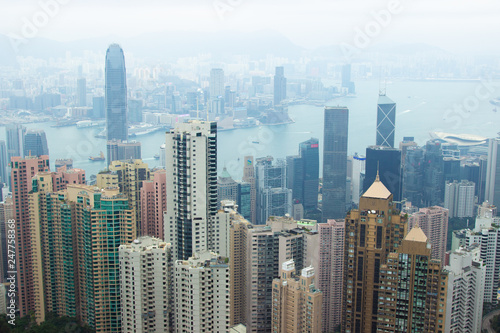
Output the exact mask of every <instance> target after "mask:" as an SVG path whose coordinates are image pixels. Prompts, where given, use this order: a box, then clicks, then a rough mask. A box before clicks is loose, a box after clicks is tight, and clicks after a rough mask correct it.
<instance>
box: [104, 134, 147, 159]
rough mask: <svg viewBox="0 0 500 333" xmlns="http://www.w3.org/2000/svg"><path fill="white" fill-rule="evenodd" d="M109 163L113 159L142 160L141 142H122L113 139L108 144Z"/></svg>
mask: <svg viewBox="0 0 500 333" xmlns="http://www.w3.org/2000/svg"><path fill="white" fill-rule="evenodd" d="M106 151H107V160H106V161H107V162H108V165H109V164H111V162H113V161H124V160H140V159H141V158H142V157H141V143H140V142H138V141H132V142H120V141H119V140H111V141H108V142H107V144H106Z"/></svg>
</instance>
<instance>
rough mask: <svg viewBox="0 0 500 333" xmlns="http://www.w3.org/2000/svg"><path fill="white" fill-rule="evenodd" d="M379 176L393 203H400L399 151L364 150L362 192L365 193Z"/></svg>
mask: <svg viewBox="0 0 500 333" xmlns="http://www.w3.org/2000/svg"><path fill="white" fill-rule="evenodd" d="M377 175H379V177H380V181H381V182H382V183H383V184H384V185H385V187H387V189H388V190H389V192H391V194H392V195H393V199H394V201H401V190H402V177H401V151H400V150H399V149H395V148H390V147H384V146H370V147H368V148H366V174H365V180H364V182H363V190H364V191H367V190H368V188H369V187H370V186H371V184H373V181H374V180H375V177H376V176H377Z"/></svg>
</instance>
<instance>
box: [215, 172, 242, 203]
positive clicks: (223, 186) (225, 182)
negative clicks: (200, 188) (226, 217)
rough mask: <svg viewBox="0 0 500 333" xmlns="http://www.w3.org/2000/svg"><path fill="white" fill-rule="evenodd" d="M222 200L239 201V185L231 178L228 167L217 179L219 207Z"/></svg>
mask: <svg viewBox="0 0 500 333" xmlns="http://www.w3.org/2000/svg"><path fill="white" fill-rule="evenodd" d="M222 200H231V201H234V202H237V201H238V183H237V182H236V181H235V180H234V179H233V178H232V177H231V175H230V174H229V172H228V171H227V169H226V167H224V169H222V173H221V175H220V176H219V177H218V179H217V207H220V203H221V201H222Z"/></svg>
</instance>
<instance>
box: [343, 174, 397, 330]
mask: <svg viewBox="0 0 500 333" xmlns="http://www.w3.org/2000/svg"><path fill="white" fill-rule="evenodd" d="M392 198H393V196H392V194H391V192H389V190H388V189H387V188H386V187H385V186H384V184H383V183H382V182H381V181H380V179H379V177H378V176H377V177H376V178H375V181H374V182H373V184H372V185H371V186H370V187H369V188H368V190H367V191H366V192H365V193H364V194H363V195H362V196H361V198H360V199H359V209H354V210H351V211H350V212H349V213H348V214H347V216H346V218H345V224H346V225H345V230H346V232H345V235H346V238H345V254H344V281H345V282H344V290H343V294H342V300H343V301H342V302H343V304H344V306H343V313H342V322H343V325H342V326H343V331H345V332H362V333H371V332H376V324H377V309H378V305H379V292H380V291H381V266H382V265H383V264H384V263H385V262H386V260H387V255H388V254H389V253H391V252H395V251H396V250H397V248H398V246H399V245H400V242H401V239H402V238H403V236H404V235H405V234H406V221H405V219H404V217H402V216H401V215H400V214H399V211H398V210H397V209H396V205H395V203H393V201H392Z"/></svg>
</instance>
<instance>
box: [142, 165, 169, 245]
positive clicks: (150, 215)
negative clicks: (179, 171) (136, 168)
mask: <svg viewBox="0 0 500 333" xmlns="http://www.w3.org/2000/svg"><path fill="white" fill-rule="evenodd" d="M140 200H141V235H142V236H152V237H156V238H159V239H163V238H164V231H165V228H164V225H163V213H164V212H165V211H166V210H167V174H166V172H165V170H157V171H154V172H152V173H151V180H145V181H143V182H142V187H141V190H140Z"/></svg>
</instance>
